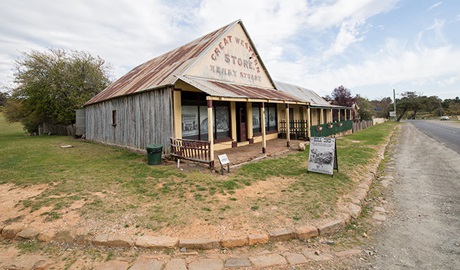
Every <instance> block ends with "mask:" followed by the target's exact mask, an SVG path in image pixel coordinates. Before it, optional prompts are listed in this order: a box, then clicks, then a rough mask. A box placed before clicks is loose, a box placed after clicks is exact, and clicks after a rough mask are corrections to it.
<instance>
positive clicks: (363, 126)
mask: <svg viewBox="0 0 460 270" xmlns="http://www.w3.org/2000/svg"><path fill="white" fill-rule="evenodd" d="M373 125H374V122H373V121H372V120H370V121H361V122H353V133H355V132H358V131H361V130H363V129H366V128H368V127H372V126H373Z"/></svg>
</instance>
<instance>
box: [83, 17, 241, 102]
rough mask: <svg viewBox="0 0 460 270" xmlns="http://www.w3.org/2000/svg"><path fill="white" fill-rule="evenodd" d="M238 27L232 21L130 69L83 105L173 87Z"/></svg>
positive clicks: (236, 22)
mask: <svg viewBox="0 0 460 270" xmlns="http://www.w3.org/2000/svg"><path fill="white" fill-rule="evenodd" d="M238 23H241V21H240V20H238V21H235V22H233V23H231V24H229V25H226V26H224V27H222V28H220V29H218V30H216V31H214V32H211V33H209V34H207V35H205V36H203V37H201V38H198V39H196V40H194V41H192V42H190V43H188V44H185V45H183V46H181V47H179V48H177V49H175V50H172V51H170V52H168V53H165V54H163V55H161V56H159V57H156V58H154V59H152V60H150V61H147V62H145V63H143V64H141V65H139V66H137V67H135V68H133V69H132V70H131V71H129V72H128V73H127V74H125V75H124V76H122V77H121V78H119V79H118V80H116V81H115V82H114V83H112V84H111V85H110V86H109V87H107V88H106V89H104V90H103V91H102V92H100V93H99V94H98V95H96V96H95V97H93V98H92V99H91V100H89V101H88V102H87V103H86V104H85V105H89V104H92V103H97V102H101V101H104V100H108V99H111V98H116V97H121V96H125V95H129V94H134V93H139V92H143V91H146V90H150V89H155V88H158V87H161V86H166V85H172V84H174V83H175V82H176V80H177V76H179V75H182V74H183V73H184V72H185V71H186V70H187V69H188V68H189V67H190V66H191V65H192V64H193V63H195V62H196V60H197V59H198V58H200V56H201V55H202V54H203V53H204V52H205V50H206V48H208V47H209V46H211V45H212V44H214V42H216V40H218V39H219V38H220V37H221V36H222V35H223V34H225V33H226V32H227V31H228V30H230V29H231V28H232V27H233V26H235V25H236V24H238Z"/></svg>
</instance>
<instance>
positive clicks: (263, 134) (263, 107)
mask: <svg viewBox="0 0 460 270" xmlns="http://www.w3.org/2000/svg"><path fill="white" fill-rule="evenodd" d="M261 109H262V112H261V114H262V115H261V120H260V121H261V122H262V123H261V124H262V153H264V154H265V153H266V152H267V138H266V132H265V103H264V102H262V103H261Z"/></svg>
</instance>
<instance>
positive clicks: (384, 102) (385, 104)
mask: <svg viewBox="0 0 460 270" xmlns="http://www.w3.org/2000/svg"><path fill="white" fill-rule="evenodd" d="M371 103H372V105H373V106H374V113H373V115H374V116H375V117H377V118H387V117H388V115H389V111H392V110H393V107H391V110H388V108H389V107H390V105H391V106H393V100H392V99H391V98H390V97H385V98H382V99H380V100H372V101H371Z"/></svg>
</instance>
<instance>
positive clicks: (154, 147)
mask: <svg viewBox="0 0 460 270" xmlns="http://www.w3.org/2000/svg"><path fill="white" fill-rule="evenodd" d="M147 148H150V149H158V148H163V145H161V144H156V143H152V144H149V145H147Z"/></svg>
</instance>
